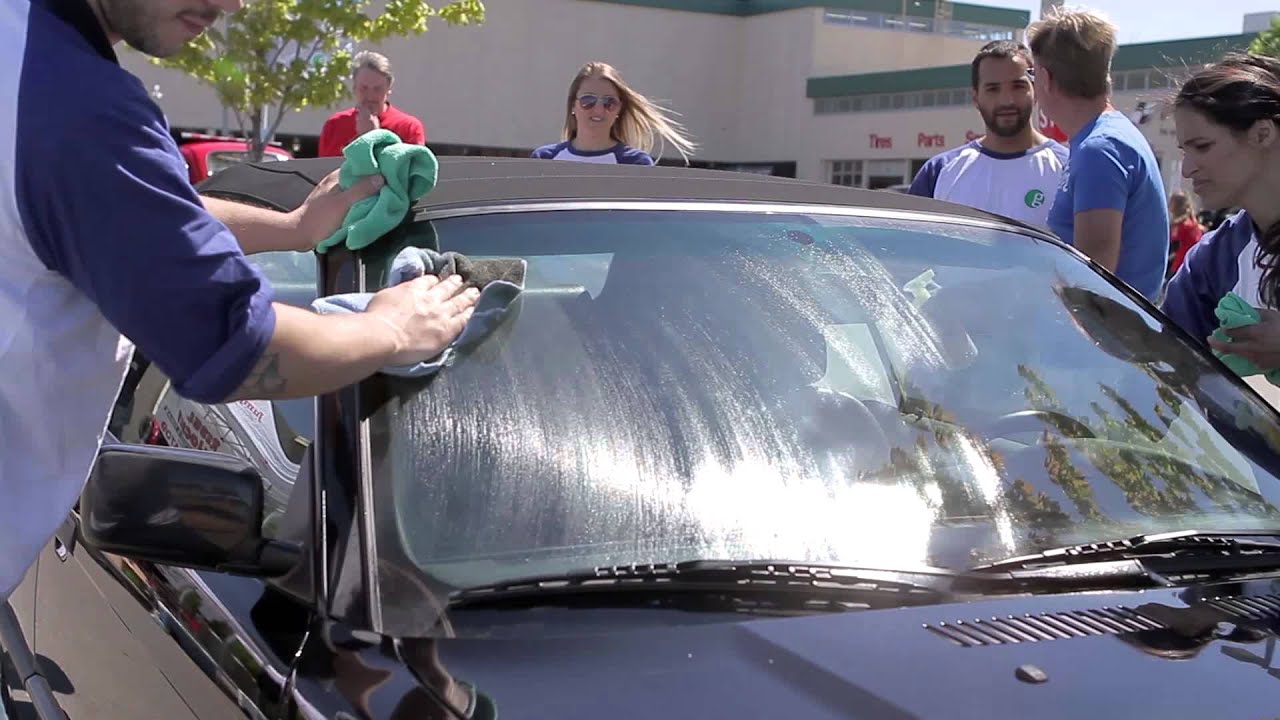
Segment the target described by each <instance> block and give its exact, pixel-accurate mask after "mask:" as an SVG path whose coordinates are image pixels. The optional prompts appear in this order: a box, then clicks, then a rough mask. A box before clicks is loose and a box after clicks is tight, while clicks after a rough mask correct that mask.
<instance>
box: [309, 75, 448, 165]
mask: <svg viewBox="0 0 1280 720" xmlns="http://www.w3.org/2000/svg"><path fill="white" fill-rule="evenodd" d="M352 66H353V67H354V68H355V72H354V74H353V75H352V78H351V86H352V87H351V89H352V94H353V95H354V96H355V100H356V105H355V107H353V108H348V109H346V110H340V111H338V112H336V113H334V114H333V115H332V116H330V117H329V119H328V120H326V121H325V122H324V127H323V128H321V130H320V157H340V156H341V155H342V149H343V148H345V147H346V146H347V143H350V142H351V141H352V140H355V139H356V138H357V137H359V136H361V135H363V134H365V133H367V132H369V131H370V130H376V129H378V128H386V129H388V130H390V131H391V132H393V133H395V134H396V135H397V136H398V137H399V138H400V140H402V141H403V142H407V143H413V144H415V145H425V144H426V142H427V131H426V130H425V129H424V128H423V126H422V121H421V120H419V119H418V118H416V117H414V116H412V115H410V114H409V113H406V112H401V111H400V110H399V109H398V108H395V107H393V106H392V105H391V102H390V101H389V100H388V99H387V98H388V97H390V96H391V82H392V80H394V76H393V75H392V73H391V61H390V60H387V57H386V56H385V55H382V54H380V53H376V52H372V51H370V50H365V51H363V52H361V53H359V54H357V55H356V56H355V59H354V60H353V61H352Z"/></svg>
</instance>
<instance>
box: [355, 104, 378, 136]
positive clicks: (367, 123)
mask: <svg viewBox="0 0 1280 720" xmlns="http://www.w3.org/2000/svg"><path fill="white" fill-rule="evenodd" d="M380 127H382V123H381V122H379V120H378V116H377V115H374V114H373V113H371V112H369V108H367V107H365V106H363V105H357V106H356V136H357V137H358V136H360V135H363V134H365V133H367V132H369V131H371V130H377V129H378V128H380Z"/></svg>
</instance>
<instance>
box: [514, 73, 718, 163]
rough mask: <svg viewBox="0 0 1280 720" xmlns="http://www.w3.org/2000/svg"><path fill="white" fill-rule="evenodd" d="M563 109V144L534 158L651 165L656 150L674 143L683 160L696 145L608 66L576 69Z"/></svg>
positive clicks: (546, 147) (537, 152)
mask: <svg viewBox="0 0 1280 720" xmlns="http://www.w3.org/2000/svg"><path fill="white" fill-rule="evenodd" d="M565 109H566V114H565V123H564V132H563V134H562V135H561V139H562V142H558V143H556V144H554V145H544V146H543V147H540V148H538V149H537V150H535V151H533V157H535V158H542V159H545V160H573V161H577V162H590V163H608V164H619V165H653V164H654V160H653V156H652V154H651V153H653V152H654V150H655V147H656V146H662V147H665V146H666V145H671V146H672V147H674V148H675V149H676V151H678V152H679V153H680V155H681V156H682V157H683V158H684V159H685V162H688V160H689V155H690V153H692V152H693V151H694V148H695V147H696V146H695V145H694V143H693V141H691V140H690V139H689V137H688V135H687V133H686V131H685V129H684V127H683V126H681V125H680V123H678V122H676V121H675V120H672V119H671V118H670V117H668V113H667V111H665V110H663V109H662V108H661V107H659V106H658V105H657V104H656V103H654V102H653V101H652V100H650V99H648V98H646V97H645V96H643V95H641V94H640V93H638V92H636V91H635V90H633V89H631V87H630V86H628V85H627V84H626V83H625V82H623V80H622V77H621V75H619V74H618V71H617V70H615V69H614V68H613V67H612V66H611V65H608V64H607V63H602V62H592V63H587V64H586V65H584V66H583V67H582V69H581V70H579V71H578V74H577V76H576V77H575V78H574V79H573V82H572V83H571V84H570V85H569V98H568V102H567V107H566V108H565ZM659 157H661V153H660V152H659Z"/></svg>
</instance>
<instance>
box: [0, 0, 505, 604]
mask: <svg viewBox="0 0 1280 720" xmlns="http://www.w3.org/2000/svg"><path fill="white" fill-rule="evenodd" d="M239 8H240V2H239V0H214V1H213V2H198V1H197V0H9V2H7V3H6V5H5V10H6V11H5V12H4V13H0V55H3V57H5V58H7V61H6V62H4V63H3V67H4V68H5V70H3V71H0V84H2V89H3V92H4V96H5V97H7V98H10V99H11V100H12V101H13V102H10V103H7V104H6V105H5V110H4V111H3V112H2V113H0V114H2V115H3V122H0V133H7V141H8V142H6V143H4V144H3V149H0V168H3V174H2V175H0V178H2V179H0V199H3V201H4V202H3V205H2V206H0V207H3V209H2V210H0V216H2V217H3V222H2V223H0V228H3V229H2V230H0V317H3V318H4V321H3V322H0V374H2V375H3V377H4V378H5V381H4V382H3V383H0V601H4V600H5V599H7V598H8V597H9V595H10V594H11V593H12V592H13V590H14V588H15V587H16V586H17V585H18V583H19V581H21V580H22V578H23V575H24V573H25V572H26V569H27V567H28V566H29V565H31V563H32V562H33V561H34V560H35V558H36V556H37V554H38V553H39V551H40V548H41V547H43V546H44V545H45V544H46V543H48V541H49V540H50V538H52V537H53V534H54V531H55V529H56V528H57V527H58V526H59V524H61V523H62V521H63V520H64V519H65V518H66V517H67V514H68V513H69V512H70V511H71V509H72V507H73V505H74V504H75V501H76V499H77V497H78V496H79V494H80V490H81V488H82V487H83V486H84V483H85V480H86V478H87V477H88V474H89V470H90V467H91V465H92V464H93V461H94V458H95V456H96V454H97V450H98V445H99V443H100V442H101V440H102V437H103V434H104V429H105V427H106V424H107V417H108V414H109V412H110V409H111V405H112V401H113V400H114V399H115V397H116V394H117V392H118V391H119V389H120V386H121V382H122V381H123V379H124V376H125V370H126V367H127V366H128V364H129V358H130V356H131V354H132V352H133V344H134V343H136V344H137V347H138V348H139V349H140V350H141V351H142V353H144V354H145V355H146V356H147V358H148V359H150V360H151V361H152V362H153V363H154V364H155V365H156V366H157V367H159V368H160V369H161V370H162V371H163V372H164V374H165V375H167V376H168V377H169V378H170V379H171V380H172V382H173V387H174V389H175V390H176V391H177V392H178V393H180V394H181V395H183V396H185V397H187V398H190V399H192V400H196V401H198V402H202V403H206V404H216V403H225V402H229V401H231V400H236V399H282V398H296V397H308V396H312V395H317V394H321V393H326V392H330V391H332V390H335V389H338V388H341V387H343V386H346V385H349V384H351V383H355V382H358V381H360V380H362V379H363V378H365V377H367V376H368V375H370V374H371V373H373V372H375V371H377V370H378V369H379V368H381V367H383V366H386V365H401V364H407V363H413V362H418V361H420V360H423V359H427V358H431V357H434V356H436V355H438V354H439V353H440V351H441V350H443V349H444V348H445V347H447V346H448V344H449V343H450V342H452V341H453V340H454V339H455V338H456V337H457V336H458V335H459V334H460V333H461V331H462V327H463V325H464V324H465V323H466V321H467V318H469V317H470V314H471V312H472V308H473V307H474V304H475V300H476V297H477V296H478V294H479V293H478V292H474V291H464V289H463V287H464V286H463V285H462V283H461V281H460V279H458V278H451V279H449V280H444V281H442V280H441V279H439V278H436V277H434V276H426V277H423V278H420V279H418V280H414V281H411V282H406V283H403V284H400V285H397V286H395V287H393V288H390V289H387V290H383V291H382V292H380V293H378V294H377V296H376V297H375V298H374V299H373V301H372V302H371V303H370V304H369V306H368V311H367V312H365V313H359V314H352V315H330V316H322V315H318V314H315V313H312V312H309V311H307V310H304V309H301V308H296V307H291V306H288V305H285V304H280V303H276V302H274V301H273V300H274V293H273V291H272V288H271V286H270V285H269V284H268V282H267V280H266V278H265V277H263V275H262V274H261V272H259V270H258V269H257V268H256V267H255V266H254V265H252V264H251V263H250V262H249V261H248V260H246V259H245V253H246V252H263V251H268V250H277V251H278V250H299V251H305V250H310V249H312V248H314V247H315V245H316V244H317V243H319V242H320V241H321V240H323V239H324V238H326V237H327V236H328V235H329V234H330V233H331V232H332V231H333V230H334V229H335V228H336V227H337V226H338V224H339V223H340V222H341V221H342V219H343V217H344V216H345V215H346V213H347V210H348V209H350V207H351V205H352V204H353V203H355V202H356V201H358V200H361V199H363V198H364V197H367V196H368V195H370V194H372V193H374V192H376V191H377V190H378V188H379V187H380V186H381V184H382V178H381V177H376V176H375V177H374V178H368V179H366V180H364V181H362V182H360V183H358V184H356V185H354V186H352V187H351V188H350V189H348V190H340V189H338V188H337V173H336V172H335V173H332V174H330V175H329V176H328V177H327V178H325V179H324V180H323V181H322V182H321V183H320V185H319V186H318V187H317V188H316V189H315V191H314V192H312V193H311V195H310V196H309V197H308V198H307V199H306V200H305V201H304V202H303V204H302V205H301V206H300V207H299V208H298V209H296V210H294V211H293V212H288V213H282V212H275V211H271V210H264V209H260V208H256V207H250V206H246V205H239V204H236V203H232V202H227V201H218V200H214V199H212V198H201V197H200V196H199V195H197V194H196V191H195V189H194V188H193V187H192V186H191V184H190V182H189V181H188V180H187V173H186V168H185V166H184V163H183V160H182V155H181V154H180V153H179V152H178V148H177V145H176V144H175V143H174V141H173V138H172V136H171V135H170V134H169V128H168V124H167V123H166V121H165V118H164V115H163V114H162V113H161V111H160V108H158V107H157V106H156V104H155V103H154V102H153V101H152V99H151V97H150V95H149V94H148V93H147V90H146V88H145V87H143V85H142V83H141V82H139V81H138V79H137V78H136V77H134V76H133V75H130V74H129V73H128V72H127V71H125V70H124V69H123V68H121V67H120V65H119V63H118V61H117V58H116V54H115V51H114V50H113V47H112V46H113V45H115V44H116V43H118V42H119V41H120V40H124V41H126V42H128V43H129V45H130V46H131V47H133V48H135V49H137V50H139V51H141V52H144V53H146V54H148V55H152V56H155V57H168V56H172V55H173V54H175V53H177V52H178V51H179V50H181V49H182V48H183V46H184V45H186V44H187V43H188V42H190V41H191V40H193V39H195V38H196V37H198V36H200V35H201V34H202V33H203V32H204V30H205V29H207V28H208V27H210V26H211V25H213V24H214V23H215V22H216V21H217V20H218V16H219V15H220V14H221V13H222V12H231V11H235V10H238V9H239ZM67 83H75V85H76V86H77V87H78V88H79V89H77V90H76V91H75V92H50V91H49V88H51V87H58V86H64V85H66V84H67ZM126 338H127V339H126Z"/></svg>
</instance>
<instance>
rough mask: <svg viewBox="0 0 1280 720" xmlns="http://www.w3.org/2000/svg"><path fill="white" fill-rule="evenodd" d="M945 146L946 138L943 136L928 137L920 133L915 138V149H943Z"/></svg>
mask: <svg viewBox="0 0 1280 720" xmlns="http://www.w3.org/2000/svg"><path fill="white" fill-rule="evenodd" d="M946 146H947V137H946V136H945V135H929V134H926V133H920V134H919V135H917V136H916V147H923V148H943V147H946Z"/></svg>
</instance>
